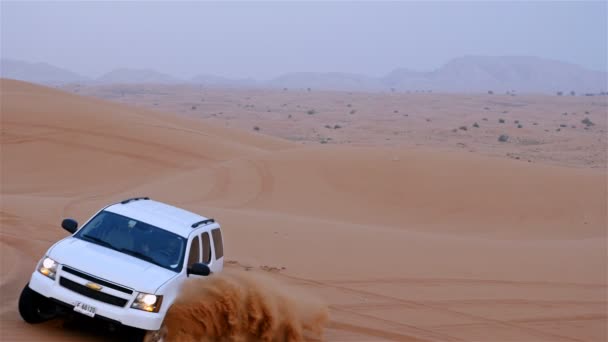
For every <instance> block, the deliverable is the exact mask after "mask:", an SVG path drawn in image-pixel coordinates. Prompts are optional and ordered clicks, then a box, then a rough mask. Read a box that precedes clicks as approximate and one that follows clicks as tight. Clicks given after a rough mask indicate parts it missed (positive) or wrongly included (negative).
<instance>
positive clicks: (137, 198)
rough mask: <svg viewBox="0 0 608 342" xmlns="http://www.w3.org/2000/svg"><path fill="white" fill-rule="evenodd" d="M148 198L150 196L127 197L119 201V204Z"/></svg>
mask: <svg viewBox="0 0 608 342" xmlns="http://www.w3.org/2000/svg"><path fill="white" fill-rule="evenodd" d="M149 199H150V197H133V198H129V199H126V200H124V201H121V202H120V204H127V203H129V202H132V201H139V200H149Z"/></svg>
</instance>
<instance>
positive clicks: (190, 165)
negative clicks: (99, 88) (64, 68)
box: [0, 80, 608, 341]
mask: <svg viewBox="0 0 608 342" xmlns="http://www.w3.org/2000/svg"><path fill="white" fill-rule="evenodd" d="M0 87H1V106H2V107H1V108H2V112H1V125H2V127H1V143H2V144H1V149H2V150H1V154H2V160H1V169H0V170H1V180H2V182H1V184H2V189H1V191H2V192H1V195H2V198H1V200H2V201H1V215H0V219H1V221H0V223H1V233H0V243H1V250H0V253H1V264H0V265H1V266H2V274H3V275H2V278H1V281H0V292H1V293H2V297H1V298H0V303H1V304H2V306H1V308H2V309H1V310H0V324H1V326H0V328H1V329H0V330H1V334H2V335H1V338H2V340H22V341H27V340H36V339H42V338H44V339H49V340H52V339H54V340H65V339H67V340H75V341H76V340H85V339H97V340H103V339H104V336H103V335H100V334H99V333H95V332H90V331H82V330H79V329H72V328H65V327H63V326H62V325H61V324H60V323H58V322H51V323H47V324H43V325H40V326H30V325H27V324H26V323H24V322H22V321H21V319H20V317H19V315H18V313H17V310H16V307H17V306H16V303H17V298H18V294H19V292H20V291H21V288H22V287H23V285H24V284H25V283H26V282H27V279H28V277H29V274H30V273H31V271H32V268H33V267H34V264H35V262H36V260H37V259H38V258H39V257H40V256H41V254H42V253H43V252H44V251H45V249H46V248H48V247H49V246H50V245H51V244H52V243H53V242H54V241H55V240H56V239H59V238H61V237H63V236H65V233H64V232H63V231H62V230H61V228H59V222H60V220H61V218H63V217H67V216H71V217H75V218H76V219H78V220H79V221H82V220H85V219H86V218H88V216H90V215H91V214H93V212H94V211H95V210H96V209H97V208H99V207H100V206H102V205H104V204H106V203H108V202H111V201H117V200H120V199H123V198H125V197H128V196H130V195H133V194H138V195H139V194H145V195H149V196H151V197H153V198H155V199H158V200H161V201H167V202H169V203H172V204H175V205H179V206H183V207H186V208H188V209H191V210H194V211H196V212H200V213H201V214H204V215H208V216H212V217H216V218H218V219H220V220H221V222H222V223H223V227H224V229H225V240H226V255H227V257H228V259H229V260H230V261H231V262H230V265H229V268H232V269H239V268H241V269H243V268H244V269H255V270H258V272H267V273H269V274H270V275H271V276H272V277H273V278H276V279H277V280H278V281H280V282H284V283H287V284H289V285H290V286H294V287H296V288H300V289H302V290H303V291H307V292H309V293H312V294H314V295H316V296H318V297H320V298H321V299H323V300H324V301H325V302H326V303H327V304H328V305H329V311H330V312H329V315H330V316H329V323H328V325H327V329H326V330H325V339H326V340H330V341H333V340H339V341H376V340H397V341H465V340H467V341H468V340H492V341H603V340H606V338H607V337H608V335H607V332H606V323H608V317H607V315H606V311H607V303H608V298H607V297H606V293H607V290H608V284H607V281H606V279H607V276H608V274H607V271H606V270H607V266H608V265H607V259H606V251H607V246H606V225H607V222H606V215H607V213H606V208H607V204H606V185H607V184H606V175H605V170H598V169H586V168H566V167H560V166H550V165H543V164H534V163H521V162H519V161H514V160H507V159H498V158H492V157H484V156H478V155H473V154H471V153H464V152H445V151H441V150H438V149H428V148H416V149H413V148H404V147H397V146H393V147H353V146H325V145H324V146H310V145H299V144H294V143H291V142H287V141H283V140H280V139H275V138H270V137H267V136H264V135H261V134H251V133H248V132H244V131H239V130H234V129H230V128H226V127H224V126H222V125H217V124H214V123H210V122H209V121H204V120H198V119H194V118H192V119H190V118H185V117H183V116H175V115H170V114H164V113H159V112H154V111H149V110H144V109H138V108H133V107H128V106H124V105H119V104H113V103H109V102H106V101H102V100H98V99H94V98H88V97H82V96H76V95H71V94H68V93H64V92H61V91H57V90H53V89H49V88H44V87H40V86H35V85H31V84H27V83H23V82H18V81H9V80H2V82H1V83H0Z"/></svg>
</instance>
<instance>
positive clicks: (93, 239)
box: [82, 234, 117, 250]
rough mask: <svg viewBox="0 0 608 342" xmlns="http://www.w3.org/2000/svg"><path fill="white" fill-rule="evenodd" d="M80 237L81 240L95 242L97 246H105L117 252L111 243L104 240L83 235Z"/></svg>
mask: <svg viewBox="0 0 608 342" xmlns="http://www.w3.org/2000/svg"><path fill="white" fill-rule="evenodd" d="M82 237H83V238H87V239H88V240H91V241H95V242H97V243H98V244H100V245H102V246H106V247H108V248H111V249H113V250H117V249H116V247H114V245H113V244H111V243H109V242H107V241H105V240H102V239H100V238H98V237H95V236H91V235H85V234H83V235H82Z"/></svg>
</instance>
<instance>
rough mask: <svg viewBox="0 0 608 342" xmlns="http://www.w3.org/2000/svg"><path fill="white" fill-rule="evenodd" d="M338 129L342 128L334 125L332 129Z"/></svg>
mask: <svg viewBox="0 0 608 342" xmlns="http://www.w3.org/2000/svg"><path fill="white" fill-rule="evenodd" d="M339 128H342V126H340V125H334V129H339Z"/></svg>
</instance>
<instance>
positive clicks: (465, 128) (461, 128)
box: [458, 126, 468, 131]
mask: <svg viewBox="0 0 608 342" xmlns="http://www.w3.org/2000/svg"><path fill="white" fill-rule="evenodd" d="M458 129H460V130H461V131H466V130H467V129H468V128H467V126H460V127H458Z"/></svg>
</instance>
